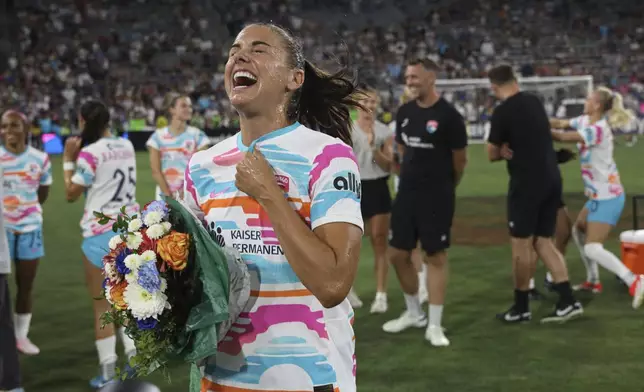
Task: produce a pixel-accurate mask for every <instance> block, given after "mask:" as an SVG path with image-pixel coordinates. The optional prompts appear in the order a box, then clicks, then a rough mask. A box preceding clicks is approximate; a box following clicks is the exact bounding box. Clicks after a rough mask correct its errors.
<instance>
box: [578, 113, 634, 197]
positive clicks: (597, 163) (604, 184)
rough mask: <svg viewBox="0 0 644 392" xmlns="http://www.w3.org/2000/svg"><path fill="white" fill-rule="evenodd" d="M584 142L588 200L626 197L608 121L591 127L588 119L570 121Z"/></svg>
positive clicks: (583, 171)
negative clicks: (614, 156)
mask: <svg viewBox="0 0 644 392" xmlns="http://www.w3.org/2000/svg"><path fill="white" fill-rule="evenodd" d="M570 126H571V127H572V128H574V129H576V130H577V132H578V133H579V134H580V135H581V137H582V138H583V140H584V142H583V143H578V145H577V147H578V148H579V161H580V163H581V178H582V180H583V182H584V188H585V193H586V196H588V197H589V198H590V199H595V200H603V199H612V198H615V197H618V196H619V195H621V194H622V193H624V187H623V186H622V183H621V181H620V178H619V172H618V171H617V164H616V163H615V160H614V159H613V147H614V146H613V132H612V130H611V128H610V125H608V122H607V121H606V120H605V119H601V120H599V121H597V122H596V123H594V124H590V119H589V117H588V116H587V115H583V116H580V117H576V118H574V119H572V120H570Z"/></svg>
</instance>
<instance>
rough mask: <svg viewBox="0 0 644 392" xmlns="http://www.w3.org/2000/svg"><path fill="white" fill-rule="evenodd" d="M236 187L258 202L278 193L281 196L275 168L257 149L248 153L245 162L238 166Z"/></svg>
mask: <svg viewBox="0 0 644 392" xmlns="http://www.w3.org/2000/svg"><path fill="white" fill-rule="evenodd" d="M235 186H237V189H239V190H240V191H242V192H244V193H246V194H247V195H248V196H250V197H252V198H253V199H255V200H257V201H258V202H259V201H261V200H262V199H264V200H265V199H267V198H270V197H271V196H273V195H274V194H275V193H276V192H279V193H280V194H281V190H280V188H279V186H278V185H277V181H275V172H273V168H272V167H271V165H270V164H269V163H268V161H267V160H266V158H264V155H263V154H262V153H261V152H259V151H258V150H257V148H255V149H254V150H253V151H252V152H250V151H249V152H247V153H246V156H245V157H244V160H243V161H241V162H239V163H238V164H237V173H236V174H235Z"/></svg>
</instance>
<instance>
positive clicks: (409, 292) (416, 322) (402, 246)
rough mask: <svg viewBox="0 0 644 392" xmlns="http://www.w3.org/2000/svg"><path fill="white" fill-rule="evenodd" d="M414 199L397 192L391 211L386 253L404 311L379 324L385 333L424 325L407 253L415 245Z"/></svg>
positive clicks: (412, 269)
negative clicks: (394, 317) (389, 233)
mask: <svg viewBox="0 0 644 392" xmlns="http://www.w3.org/2000/svg"><path fill="white" fill-rule="evenodd" d="M416 199H417V198H416V197H415V196H413V195H408V194H406V193H403V192H399V193H398V195H396V201H395V202H394V205H393V208H392V210H391V240H390V241H389V248H388V249H387V255H388V259H389V262H390V263H391V264H392V266H393V267H394V271H396V276H397V277H398V281H399V282H400V287H401V289H402V291H403V295H404V297H405V305H406V310H405V311H404V312H403V314H402V315H401V316H400V317H398V318H397V319H394V320H390V321H387V322H386V323H385V324H383V326H382V329H383V331H385V332H389V333H397V332H401V331H404V330H405V329H408V328H411V327H415V328H423V327H425V326H426V325H427V317H426V315H425V312H423V309H422V307H421V306H420V300H419V298H418V275H417V273H416V269H415V268H414V266H413V264H412V263H411V252H412V250H414V248H416V243H417V241H418V229H417V227H416V219H415V215H416V214H418V212H417V209H416V208H417V207H418V205H416V204H417V203H416Z"/></svg>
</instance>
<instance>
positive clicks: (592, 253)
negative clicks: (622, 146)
mask: <svg viewBox="0 0 644 392" xmlns="http://www.w3.org/2000/svg"><path fill="white" fill-rule="evenodd" d="M624 203H625V196H624V195H623V194H622V195H621V196H619V197H616V198H614V199H609V200H593V201H592V202H591V206H590V208H589V212H588V218H587V223H586V244H585V245H584V252H585V253H586V255H587V256H588V258H589V259H591V260H593V261H595V262H596V263H597V264H599V265H601V266H602V267H604V268H606V269H607V270H609V271H610V272H612V273H614V274H615V275H617V276H619V278H620V279H621V280H622V281H623V282H624V283H626V284H627V285H628V287H629V288H630V293H631V295H632V296H633V308H635V309H637V308H639V307H640V306H641V305H642V301H643V299H644V277H643V276H641V275H635V274H634V273H633V272H632V271H631V270H629V269H628V268H627V267H626V266H625V265H624V264H623V263H622V262H621V260H620V259H619V258H618V257H617V256H615V255H614V254H613V253H612V252H610V251H608V250H606V248H604V245H603V244H604V241H606V239H607V238H608V235H609V234H610V232H611V230H612V229H613V227H615V225H616V224H617V222H619V218H620V216H621V214H622V211H623V210H624Z"/></svg>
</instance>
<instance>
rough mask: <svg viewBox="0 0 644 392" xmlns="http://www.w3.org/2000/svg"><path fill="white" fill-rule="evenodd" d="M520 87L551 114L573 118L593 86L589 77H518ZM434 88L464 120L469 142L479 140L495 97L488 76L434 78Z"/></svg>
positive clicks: (477, 141) (578, 112)
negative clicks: (532, 95) (486, 77)
mask: <svg viewBox="0 0 644 392" xmlns="http://www.w3.org/2000/svg"><path fill="white" fill-rule="evenodd" d="M519 84H520V85H521V89H522V90H524V91H530V92H532V93H535V94H537V95H538V96H539V97H540V98H541V99H542V100H543V104H544V106H545V108H546V112H547V113H548V116H551V117H565V118H570V117H575V116H579V115H581V114H582V112H583V108H584V100H585V98H586V96H587V95H588V94H589V92H590V91H592V89H593V77H592V76H569V77H568V76H561V77H532V78H521V79H519ZM436 88H437V90H438V91H439V92H440V93H442V94H443V97H445V99H447V100H448V101H450V102H451V103H452V104H454V106H456V108H457V109H458V110H459V111H460V112H461V114H462V115H463V117H464V118H465V120H466V121H467V128H468V129H467V132H468V136H469V141H470V143H483V142H484V141H485V140H486V138H487V134H488V132H489V119H490V116H491V115H492V111H493V110H494V107H495V106H496V104H497V103H498V102H497V99H496V98H495V97H494V95H493V94H492V91H491V89H490V82H489V81H488V79H448V80H437V81H436Z"/></svg>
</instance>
